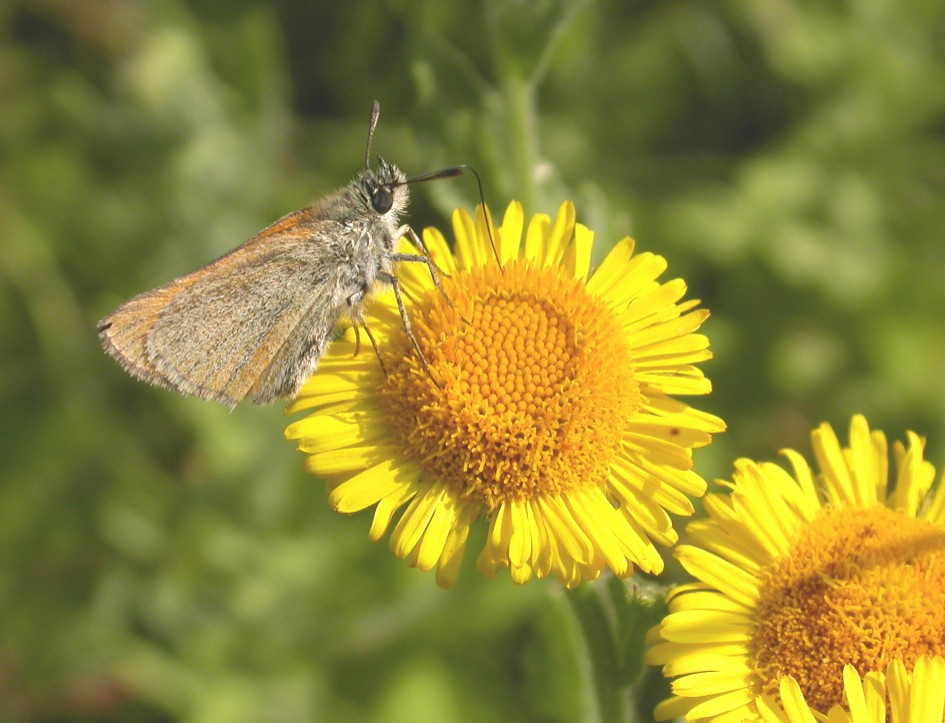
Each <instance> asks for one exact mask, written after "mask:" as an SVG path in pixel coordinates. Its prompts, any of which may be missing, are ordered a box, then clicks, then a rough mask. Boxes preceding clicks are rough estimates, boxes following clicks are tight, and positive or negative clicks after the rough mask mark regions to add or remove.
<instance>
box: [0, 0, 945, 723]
mask: <svg viewBox="0 0 945 723" xmlns="http://www.w3.org/2000/svg"><path fill="white" fill-rule="evenodd" d="M375 98H376V99H378V100H379V101H380V103H381V109H382V113H381V120H380V125H379V128H378V132H377V136H376V138H375V144H374V150H375V153H380V154H382V155H384V156H385V157H386V158H388V159H389V160H391V161H394V162H395V163H397V164H399V165H400V166H401V167H402V168H404V169H405V170H406V172H407V173H408V174H410V173H419V172H422V171H427V170H432V169H434V168H438V167H441V166H444V165H449V164H454V163H469V164H471V165H473V166H475V167H476V168H477V169H478V170H479V172H480V174H481V175H482V178H483V182H484V188H485V195H486V200H487V201H488V202H489V203H490V205H491V206H492V207H493V208H494V209H496V210H498V211H501V209H503V208H504V206H505V205H506V203H507V202H508V201H509V200H511V199H513V198H517V199H520V200H522V201H523V202H524V203H525V207H526V213H528V214H531V213H535V212H545V213H551V214H553V213H554V212H555V210H556V209H557V207H558V206H559V204H560V203H561V202H562V201H563V200H565V199H572V200H574V201H575V203H576V204H577V212H578V219H579V221H582V222H584V223H585V224H587V225H589V226H590V227H591V228H592V229H594V230H595V231H596V232H597V244H598V245H597V248H596V253H597V254H598V258H601V257H602V256H603V254H604V253H606V251H607V249H608V248H609V247H610V246H611V245H612V244H613V243H615V242H616V241H617V240H619V239H620V238H621V237H623V236H625V235H627V234H632V235H633V236H635V237H636V238H637V242H638V248H639V249H641V250H647V251H654V252H657V253H660V254H663V255H664V256H666V257H667V259H668V261H669V264H670V267H669V272H668V273H667V275H666V277H665V278H667V279H668V278H672V277H676V276H682V277H684V278H685V279H687V281H688V282H689V287H690V297H694V298H701V299H702V300H703V302H704V304H705V305H706V306H707V307H709V308H710V309H711V310H712V318H711V319H710V321H709V323H708V324H707V326H706V331H707V333H708V334H709V336H710V338H711V340H712V345H713V349H714V351H715V354H716V359H715V360H714V361H712V362H710V363H708V364H706V365H705V367H704V368H705V370H706V372H707V373H708V375H709V376H710V378H711V379H712V380H713V383H714V385H715V391H714V393H713V394H712V395H711V396H710V397H707V398H704V399H695V400H693V404H694V405H695V406H697V407H698V408H701V409H706V410H708V411H711V412H713V413H716V414H719V415H721V416H722V417H723V418H724V419H725V420H726V421H727V422H728V425H729V431H728V432H727V433H726V434H724V435H720V436H719V437H717V438H716V441H715V443H714V444H713V445H712V446H711V447H710V448H708V449H705V450H702V451H701V453H697V456H696V463H697V469H698V471H700V472H701V473H702V474H703V475H704V476H705V477H707V478H709V479H712V478H717V477H727V476H728V474H729V471H730V469H731V465H732V461H733V460H734V459H735V458H736V457H738V456H742V455H747V456H752V457H756V458H757V457H761V458H771V457H773V456H774V455H775V454H776V453H777V450H778V449H780V448H782V447H785V446H792V447H795V448H798V449H799V450H801V451H803V452H805V453H807V452H809V449H810V447H809V443H808V433H809V430H810V428H811V427H813V426H815V425H816V424H818V423H820V422H821V421H829V422H831V423H833V424H834V425H835V427H836V428H837V429H838V432H839V433H840V434H841V436H845V434H846V430H847V426H848V424H849V419H850V416H851V415H852V414H853V413H855V412H862V413H865V414H866V415H867V416H868V418H869V420H870V422H871V424H872V425H873V426H874V427H879V428H882V429H884V430H886V432H887V433H888V434H889V435H890V437H891V438H892V439H901V438H902V437H903V435H904V432H905V430H907V429H912V430H915V431H916V432H918V433H920V434H923V435H926V436H927V437H928V440H929V443H928V447H927V451H928V455H929V457H930V458H931V459H932V461H933V462H935V463H936V465H937V466H938V467H939V468H941V466H942V464H943V462H945V384H943V383H942V376H943V371H945V343H943V334H945V313H943V312H945V283H943V274H945V244H943V231H942V229H943V228H945V4H942V3H940V2H933V1H932V0H928V1H926V2H921V1H917V2H907V3H903V2H897V1H896V0H857V2H826V3H825V2H820V1H818V2H815V1H814V0H810V1H807V2H787V1H786V0H772V1H770V2H762V3H743V2H734V1H733V2H718V3H698V2H684V1H674V0H669V1H667V0H663V1H662V2H655V1H652V0H651V1H650V2H628V3H604V2H596V3H595V2H575V1H572V0H538V1H536V2H525V1H524V0H512V1H509V2H503V1H501V0H484V1H481V2H480V1H476V2H468V3H442V2H434V1H433V0H429V1H427V2H422V1H417V2H411V1H410V0H383V1H380V2H378V1H376V0H372V1H370V2H367V1H362V0H355V1H352V2H346V3H332V4H328V3H305V2H299V1H294V2H293V1H291V0H281V1H274V2H262V1H261V0H214V1H212V2H202V3H196V2H190V3H188V2H183V1H182V0H178V1H172V2H164V3H151V2H146V0H111V1H108V0H105V1H101V2H93V1H92V0H87V1H84V2H83V1H72V2H70V1H69V0H36V1H35V2H16V1H11V0H8V2H5V3H3V4H2V5H0V329H2V332H0V345H2V346H0V348H2V354H0V365H2V366H0V404H2V421H0V424H2V435H0V720H2V721H41V722H52V721H96V722H104V721H108V722H111V721H195V722H201V723H203V722H211V721H318V720H331V721H394V722H395V723H396V722H397V721H461V722H465V721H470V722H471V721H583V720H594V713H593V708H592V706H593V703H592V696H591V695H590V694H589V693H588V679H587V676H588V674H587V670H585V669H584V667H582V664H581V663H579V662H578V660H579V658H578V657H577V656H576V654H575V650H577V649H578V648H579V646H580V644H581V643H580V639H579V638H578V636H577V635H576V634H575V629H574V624H573V622H572V620H571V617H570V615H569V612H568V608H567V603H566V602H565V601H564V600H563V596H562V594H561V592H560V589H559V586H558V585H557V583H555V582H547V583H541V582H540V583H532V584H530V585H528V586H526V587H524V588H518V587H515V586H514V585H513V584H512V583H510V582H509V581H508V579H507V578H503V577H500V578H498V579H497V580H495V581H492V580H488V579H485V578H483V577H482V576H481V575H479V573H477V572H476V571H475V569H474V566H473V563H474V559H475V551H476V543H475V541H473V543H472V544H471V546H470V549H469V551H468V552H467V560H466V562H467V565H466V569H464V571H463V573H462V575H461V578H460V582H459V584H458V585H457V587H456V588H455V589H453V590H452V591H449V592H444V591H442V590H440V589H438V588H437V587H436V585H435V583H434V580H433V576H432V575H430V574H421V573H418V572H415V571H411V570H408V569H407V568H406V566H405V565H404V564H403V563H401V562H400V561H398V560H396V559H395V558H394V557H393V556H392V555H391V553H390V552H389V551H388V549H387V547H386V544H385V543H377V544H372V543H370V542H369V541H368V539H367V528H368V520H369V519H370V515H369V514H365V515H359V516H355V518H354V519H352V518H348V517H343V516H341V515H337V514H334V513H332V512H330V511H329V510H328V506H327V503H326V501H325V495H324V489H323V485H322V484H321V483H320V482H318V480H315V479H314V478H311V477H309V476H306V475H305V474H304V473H303V471H302V456H301V455H299V454H297V453H296V452H295V451H294V449H293V448H292V445H290V444H289V443H287V442H285V441H284V440H283V438H282V430H283V428H284V426H285V424H286V422H287V420H286V419H285V418H284V416H283V414H282V411H281V409H280V408H279V405H274V406H273V407H272V408H258V407H253V406H251V405H247V406H245V407H241V408H238V409H237V410H236V411H235V412H233V413H232V414H230V413H228V412H227V410H226V409H224V408H223V407H221V406H219V405H215V404H211V403H207V402H202V401H198V400H193V399H185V398H182V397H179V396H178V395H176V394H172V393H170V392H166V391H161V390H156V389H153V388H151V387H149V386H147V385H145V384H142V383H139V382H136V381H134V380H132V379H131V378H129V377H128V376H126V375H125V374H124V373H123V372H122V371H121V370H120V368H119V367H118V366H117V365H116V364H115V363H114V362H113V361H111V360H110V359H108V358H106V356H105V355H104V354H103V353H102V352H101V350H100V348H99V345H98V341H97V339H96V335H95V322H96V320H97V319H99V318H100V317H102V316H103V315H105V314H106V313H108V312H109V311H110V310H111V309H112V308H113V307H115V306H116V305H117V304H118V303H120V302H121V301H124V300H125V299H127V298H128V297H130V296H132V295H133V294H135V293H138V292H140V291H143V290H146V289H148V288H151V287H153V286H156V285H158V284H160V283H163V282H165V281H167V280H169V279H171V278H173V277H174V276H177V275H180V274H182V273H185V272H188V271H190V270H192V269H194V268H196V267H197V266H198V265H201V264H203V263H206V262H207V261H209V260H211V259H213V258H215V257H216V256H218V255H220V254H222V253H224V252H225V251H228V250H229V249H231V248H232V247H234V246H236V245H238V244H240V243H242V242H243V241H245V240H246V239H248V238H249V237H250V236H252V235H253V234H254V233H255V232H256V231H258V230H259V229H261V228H263V227H264V226H265V225H267V224H268V223H269V222H271V221H272V220H274V219H276V218H278V217H279V216H281V215H282V214H284V213H287V212H289V211H292V210H295V209H298V208H301V207H303V206H305V205H306V204H308V203H310V202H311V201H312V200H313V199H315V198H317V197H319V196H321V195H322V194H324V193H326V192H328V191H330V190H332V189H334V188H336V187H338V186H339V185H341V184H342V183H344V182H346V181H347V180H349V179H350V178H351V177H352V176H353V175H354V174H355V173H356V172H357V171H358V169H359V168H360V166H361V163H362V159H363V150H364V140H365V132H366V127H367V118H368V112H369V109H370V105H371V101H372V100H373V99H375ZM413 197H414V202H413V205H412V206H411V213H410V221H411V223H412V224H413V225H414V226H415V227H417V228H421V227H423V226H427V225H438V226H440V227H441V228H443V229H444V230H448V229H449V212H450V211H451V209H452V208H454V207H455V206H458V205H461V206H465V207H466V208H469V209H471V208H472V207H473V205H474V204H475V203H476V202H477V201H478V194H477V191H476V187H475V183H474V182H473V181H472V179H471V178H463V179H459V180H455V181H448V182H447V181H444V182H440V183H437V184H429V185H426V186H422V187H417V188H416V189H415V190H414V192H413ZM481 533H482V531H481V530H480V531H479V534H480V535H481ZM671 569H672V568H671ZM661 685H662V684H661V681H660V680H659V675H658V674H652V673H651V674H650V675H649V676H647V678H646V679H645V680H644V681H643V683H641V685H640V686H639V687H638V689H637V693H636V695H637V696H638V697H639V703H638V708H639V711H638V720H648V719H649V712H648V711H649V710H651V708H652V704H653V700H654V699H658V698H659V697H661V696H662V695H664V694H665V691H664V689H663V688H662V687H661Z"/></svg>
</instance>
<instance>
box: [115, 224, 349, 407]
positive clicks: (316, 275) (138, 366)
mask: <svg viewBox="0 0 945 723" xmlns="http://www.w3.org/2000/svg"><path fill="white" fill-rule="evenodd" d="M333 223H334V222H331V221H326V220H318V221H316V220H313V218H312V214H311V210H305V211H298V212H296V213H293V214H289V215H288V216H286V217H284V218H282V219H280V220H279V221H276V222H275V223H274V224H272V225H271V226H269V227H268V228H266V229H265V230H263V231H262V232H260V233H259V234H258V235H256V236H255V237H253V238H252V239H251V240H250V241H248V242H247V243H245V244H244V245H243V246H241V247H239V248H237V249H236V250H234V251H232V252H230V253H229V254H227V255H226V256H224V257H222V258H220V259H218V260H217V261H214V262H213V263H210V264H208V265H207V266H204V267H203V268H201V269H198V270H197V271H195V272H193V273H191V274H188V275H187V276H183V277H181V278H179V279H176V280H174V281H172V282H170V283H169V284H166V285H164V286H161V287H159V288H157V289H154V290H153V291H149V292H147V293H145V294H141V295H140V296H137V297H135V298H133V299H131V300H130V301H128V302H127V303H125V304H123V305H122V306H120V307H119V308H118V309H117V310H116V311H115V312H114V313H113V314H111V315H110V316H109V317H107V318H106V319H104V320H103V321H102V323H101V324H100V326H99V329H100V331H99V334H100V336H101V337H102V341H103V344H104V346H105V348H106V350H107V351H108V352H109V353H110V354H111V355H112V356H113V357H115V358H116V359H117V360H118V361H119V362H120V363H121V364H122V366H124V367H125V369H126V370H127V371H129V372H130V373H131V374H133V375H134V376H137V377H139V378H142V379H144V380H145V381H148V382H150V383H152V384H157V385H159V386H164V387H169V388H172V389H176V390H178V391H180V392H182V393H184V394H191V395H194V396H198V397H203V398H205V399H213V400H215V401H219V402H222V403H224V404H227V405H228V406H231V407H232V406H235V405H236V404H237V403H239V402H240V401H242V400H243V399H244V398H246V397H247V396H250V395H251V396H252V398H253V400H254V401H256V402H268V401H272V400H274V399H275V398H277V397H280V396H291V395H292V394H294V393H295V391H296V389H297V387H298V385H299V384H300V383H301V381H302V380H303V379H302V378H300V377H304V376H307V374H308V373H310V372H311V371H312V370H313V369H314V366H315V363H316V362H317V359H318V357H319V356H320V355H321V354H322V353H323V351H324V349H325V346H326V345H327V343H328V341H329V338H330V335H331V331H332V328H333V326H334V324H335V322H336V321H337V319H338V317H339V315H340V314H341V313H342V311H343V310H344V308H345V304H346V299H345V297H344V293H343V292H344V290H343V289H339V288H338V284H337V283H334V280H333V278H332V269H335V268H337V264H336V263H330V256H329V255H330V254H331V253H332V249H331V247H330V246H329V245H328V244H325V243H324V242H322V241H321V238H322V237H323V236H324V234H326V233H331V232H332V231H333V229H331V228H328V226H331V225H333ZM234 279H238V280H239V281H238V282H237V284H236V286H234ZM258 319H270V320H271V321H270V322H269V323H268V324H260V323H254V322H253V320H258ZM274 361H277V362H278V363H276V364H274V363H273V362H274ZM286 361H291V362H292V363H291V364H286V363H285V362H286Z"/></svg>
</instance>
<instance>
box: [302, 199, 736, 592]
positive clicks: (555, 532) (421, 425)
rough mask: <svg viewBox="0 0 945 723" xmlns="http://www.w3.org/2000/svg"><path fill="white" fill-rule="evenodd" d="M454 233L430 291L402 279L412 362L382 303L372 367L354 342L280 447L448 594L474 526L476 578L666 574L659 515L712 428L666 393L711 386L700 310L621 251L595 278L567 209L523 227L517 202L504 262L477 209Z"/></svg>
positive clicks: (654, 269)
mask: <svg viewBox="0 0 945 723" xmlns="http://www.w3.org/2000/svg"><path fill="white" fill-rule="evenodd" d="M453 226H454V233H455V236H456V245H455V253H451V252H450V250H449V248H448V246H447V244H446V241H445V239H444V238H443V236H442V235H441V234H440V233H439V232H438V231H436V230H433V229H427V230H426V231H425V232H424V242H425V246H426V247H427V248H428V249H429V250H430V253H431V256H432V258H433V260H434V261H435V262H436V264H437V265H438V266H439V268H440V269H442V270H443V272H444V274H443V275H442V287H443V288H442V291H441V290H439V289H437V288H436V286H435V284H434V281H433V278H432V277H431V274H430V273H429V271H428V270H427V269H426V268H425V266H424V265H422V264H405V263H402V264H401V265H400V267H399V268H398V278H399V279H400V282H401V285H402V289H403V295H404V297H405V299H406V306H407V312H408V318H409V320H410V327H411V329H412V333H413V336H414V338H415V340H416V343H417V345H418V346H419V348H420V350H422V358H421V357H420V355H419V354H417V352H416V350H415V349H414V346H413V342H412V341H411V340H410V339H409V337H408V336H407V333H406V332H405V328H404V324H403V321H402V319H401V317H400V315H399V313H398V308H397V305H396V302H395V298H394V296H393V294H392V293H390V292H388V293H387V294H383V295H380V296H379V297H378V298H377V303H375V304H374V305H373V306H372V307H371V308H370V309H369V317H368V321H367V324H368V327H369V328H370V330H371V331H372V333H373V335H374V337H375V338H376V339H377V341H378V348H379V350H380V351H379V353H380V356H381V361H382V362H383V371H382V365H381V364H379V363H378V360H377V359H375V358H374V356H373V355H372V354H369V353H362V354H359V355H355V356H353V355H352V341H353V335H352V334H348V335H347V336H346V338H345V339H344V340H343V341H341V342H340V343H336V344H334V345H333V347H332V349H331V350H330V352H329V353H328V354H327V355H326V356H325V357H324V358H323V359H322V362H321V365H320V368H319V372H318V374H315V375H314V376H313V377H312V378H311V379H310V380H309V382H308V383H307V384H306V385H305V386H304V387H303V389H302V391H301V393H300V394H299V396H298V397H297V398H296V400H295V401H294V402H293V403H292V404H291V405H290V408H289V411H298V410H303V409H307V410H311V413H310V414H309V415H308V416H307V417H305V418H304V419H301V420H299V421H297V422H295V423H294V424H292V425H290V426H289V428H288V429H287V430H286V434H287V436H288V437H289V438H291V439H295V440H298V445H299V448H300V449H301V450H302V451H303V452H305V453H307V454H308V455H309V457H308V461H307V466H308V469H309V470H310V471H311V472H312V473H314V474H316V475H318V476H320V477H324V478H326V479H328V481H329V488H330V492H329V501H330V503H331V504H332V506H333V507H335V509H337V510H339V511H342V512H355V511H358V510H362V509H365V508H368V507H371V506H374V522H373V525H372V527H371V537H372V538H374V539H378V538H380V537H381V536H382V535H383V534H384V533H385V532H386V531H387V529H388V528H389V527H390V525H391V524H392V522H393V520H394V517H395V515H397V514H398V513H399V518H398V520H397V522H396V524H395V525H394V530H393V533H392V534H391V539H390V544H391V548H392V549H393V551H394V552H395V553H396V554H397V555H398V556H400V557H402V558H404V559H406V560H407V561H408V562H409V563H410V564H411V565H413V566H416V567H419V568H420V569H424V570H429V569H432V568H433V567H436V568H437V579H438V581H439V582H440V584H442V585H449V584H451V583H452V582H453V581H454V579H455V577H456V575H457V573H458V569H459V564H460V562H461V559H462V554H463V550H464V547H465V545H466V540H467V535H468V533H469V529H470V525H471V524H472V523H473V522H474V521H475V520H476V519H477V518H480V517H485V518H486V519H487V520H488V524H489V531H488V539H487V542H486V545H485V547H484V549H483V550H482V553H481V555H480V556H479V561H478V565H479V568H480V569H481V570H483V571H484V572H486V573H488V574H492V573H494V572H495V570H496V569H497V568H499V567H507V568H509V569H510V571H511V575H512V578H513V579H514V580H515V581H516V582H525V581H527V580H529V579H531V578H532V577H544V576H546V575H549V574H553V575H555V576H557V577H558V578H560V579H561V580H562V581H563V582H564V583H565V584H567V585H569V586H572V585H576V584H578V583H580V582H581V581H583V580H588V579H594V578H596V577H597V576H598V575H600V573H601V571H602V570H603V568H604V567H609V568H611V569H612V570H613V571H614V572H615V573H616V574H618V575H629V574H630V573H631V572H632V570H633V565H637V566H639V567H640V568H642V569H644V570H648V571H657V570H659V569H660V568H661V566H662V560H661V558H660V556H659V554H658V553H657V551H656V548H655V546H654V544H653V542H654V541H655V542H659V543H662V544H672V543H673V542H674V541H675V540H676V533H675V532H674V530H673V528H672V524H671V521H670V518H669V515H668V512H673V513H676V514H691V513H692V512H693V507H692V503H691V502H690V500H689V496H690V495H701V494H702V493H703V492H704V490H705V482H704V481H703V480H702V479H701V478H700V477H699V476H698V475H696V474H695V473H694V472H693V471H692V469H691V467H692V457H691V451H692V449H693V448H694V447H699V446H702V445H705V444H708V443H709V441H710V434H711V433H713V432H718V431H721V430H722V429H723V428H724V425H723V424H722V422H721V420H719V419H717V418H716V417H714V416H712V415H709V414H704V413H701V412H698V411H696V410H693V409H691V408H690V407H688V406H687V405H685V404H683V403H681V402H679V401H676V400H674V399H673V398H671V397H670V396H669V395H671V394H706V393H708V392H709V390H710V385H709V382H708V380H707V379H705V377H704V376H703V375H702V373H701V371H700V370H699V369H697V368H696V367H695V366H693V365H694V364H695V363H697V362H701V361H704V360H706V359H708V358H710V356H711V354H710V352H709V350H708V341H707V340H706V338H705V337H704V336H702V335H699V334H697V333H695V332H696V330H697V329H698V328H699V326H700V325H701V324H702V322H703V321H704V319H705V318H706V316H707V312H705V311H703V310H697V309H695V307H696V306H697V304H698V302H696V301H680V299H681V298H682V296H683V294H684V293H685V284H684V283H683V282H682V281H681V280H675V281H670V282H667V283H660V282H658V281H657V280H656V279H657V277H658V276H659V275H660V274H661V273H662V272H663V271H664V269H665V268H666V262H665V261H664V260H663V259H662V258H661V257H659V256H655V255H653V254H648V253H644V254H637V255H634V253H633V241H632V240H631V239H629V238H628V239H624V240H623V241H621V242H620V243H619V244H618V245H617V246H616V247H615V248H614V250H613V251H612V252H611V253H610V254H609V255H608V256H607V258H606V259H605V260H604V261H603V263H602V264H601V266H600V268H598V269H597V271H596V272H595V273H594V274H592V275H591V274H590V273H589V269H590V264H591V247H592V244H593V234H592V232H591V231H589V230H588V229H587V228H585V227H583V226H581V225H580V224H576V223H575V216H574V207H573V206H572V205H571V204H568V203H566V204H564V205H563V206H562V207H561V209H560V211H559V212H558V215H557V217H556V218H555V219H554V220H552V219H550V218H548V217H547V216H541V215H539V216H535V217H534V218H532V219H531V221H530V223H529V224H528V227H527V229H525V224H524V219H523V215H522V208H521V206H520V205H519V204H517V203H513V204H511V205H510V206H509V208H508V210H507V211H506V214H505V217H504V219H503V223H502V226H501V227H500V228H497V229H495V231H494V236H495V242H496V247H497V252H498V255H499V258H500V259H501V265H499V264H498V263H497V262H496V259H495V258H494V255H493V251H492V247H491V244H490V240H489V239H490V236H489V231H488V228H487V226H486V223H485V217H484V216H482V215H480V216H479V217H478V218H477V219H476V220H475V221H474V220H473V219H472V218H471V217H470V216H469V215H468V214H466V213H465V212H462V211H458V212H457V213H456V214H455V215H454V217H453ZM523 231H524V238H523ZM385 371H386V374H385Z"/></svg>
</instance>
